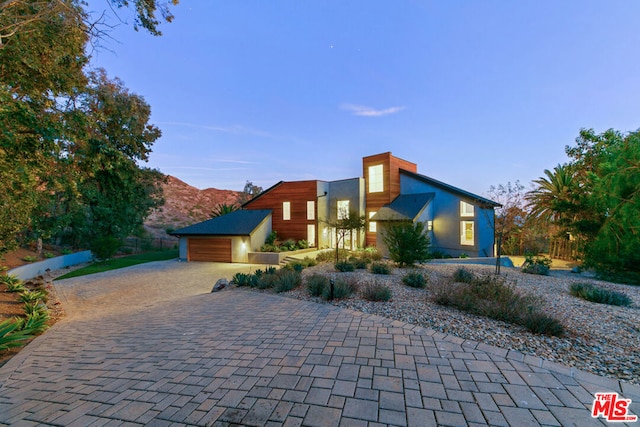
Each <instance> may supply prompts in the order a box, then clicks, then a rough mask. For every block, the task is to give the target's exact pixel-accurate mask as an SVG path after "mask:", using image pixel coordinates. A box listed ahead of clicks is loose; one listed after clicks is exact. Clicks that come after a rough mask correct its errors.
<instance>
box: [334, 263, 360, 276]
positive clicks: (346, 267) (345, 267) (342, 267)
mask: <svg viewBox="0 0 640 427" xmlns="http://www.w3.org/2000/svg"><path fill="white" fill-rule="evenodd" d="M335 268H336V270H338V271H340V272H343V273H345V272H348V271H354V270H355V267H354V265H353V264H351V263H350V262H347V261H340V262H337V263H336V264H335Z"/></svg>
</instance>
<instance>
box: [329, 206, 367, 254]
mask: <svg viewBox="0 0 640 427" xmlns="http://www.w3.org/2000/svg"><path fill="white" fill-rule="evenodd" d="M326 224H327V226H329V227H330V228H333V229H334V230H335V233H336V234H335V236H336V262H339V261H340V247H341V246H343V245H344V241H345V239H346V237H347V236H348V235H349V236H352V237H353V233H354V232H355V233H356V234H357V233H359V232H360V231H362V230H364V228H365V226H366V218H365V217H364V215H363V216H358V214H357V213H356V212H355V211H349V212H346V210H345V211H341V212H337V215H336V218H335V219H334V220H332V221H331V220H330V221H327V222H326Z"/></svg>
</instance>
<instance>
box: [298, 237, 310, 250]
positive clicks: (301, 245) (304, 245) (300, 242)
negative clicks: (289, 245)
mask: <svg viewBox="0 0 640 427" xmlns="http://www.w3.org/2000/svg"><path fill="white" fill-rule="evenodd" d="M297 246H298V249H307V248H308V247H309V242H307V241H306V240H304V239H302V240H298V243H297Z"/></svg>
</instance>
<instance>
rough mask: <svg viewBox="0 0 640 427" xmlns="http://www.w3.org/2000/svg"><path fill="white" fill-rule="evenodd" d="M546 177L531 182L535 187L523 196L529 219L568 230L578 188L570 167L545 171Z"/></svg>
mask: <svg viewBox="0 0 640 427" xmlns="http://www.w3.org/2000/svg"><path fill="white" fill-rule="evenodd" d="M544 174H545V175H546V177H541V178H538V179H536V180H534V181H533V183H534V184H535V185H536V186H537V188H535V189H534V190H532V191H529V192H528V193H527V194H526V195H525V200H526V201H527V207H528V208H529V209H530V210H529V218H530V219H532V220H533V221H535V222H538V223H541V224H547V225H557V226H559V227H560V228H562V229H565V230H566V228H568V226H569V225H570V222H571V221H572V220H573V217H574V214H575V208H576V201H577V197H578V192H579V186H578V182H577V179H576V177H575V172H574V170H573V168H572V167H571V166H570V165H557V166H556V167H555V168H553V171H550V170H549V169H545V171H544Z"/></svg>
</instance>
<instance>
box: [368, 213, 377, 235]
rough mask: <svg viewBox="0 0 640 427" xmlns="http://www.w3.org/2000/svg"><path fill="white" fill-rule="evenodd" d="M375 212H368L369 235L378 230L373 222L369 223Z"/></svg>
mask: <svg viewBox="0 0 640 427" xmlns="http://www.w3.org/2000/svg"><path fill="white" fill-rule="evenodd" d="M375 214H376V213H375V212H369V231H370V232H371V233H375V232H376V231H377V230H378V227H377V225H376V222H375V221H371V218H372V217H373V216H374V215H375Z"/></svg>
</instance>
